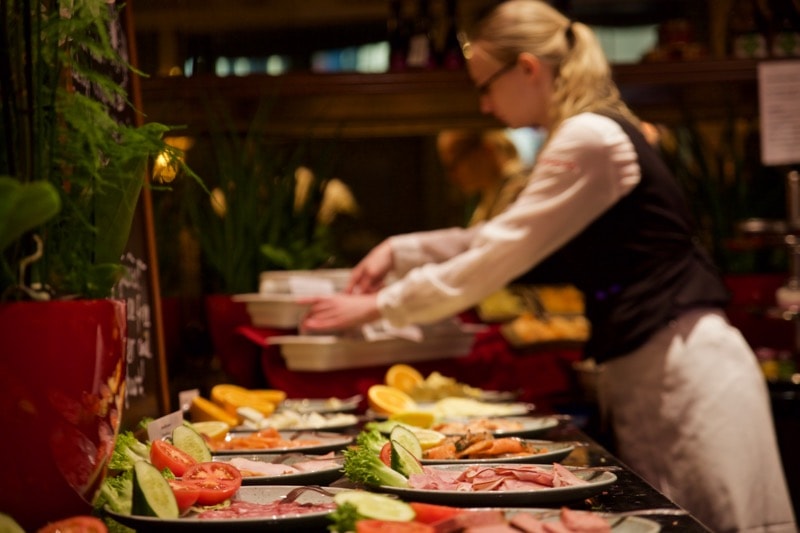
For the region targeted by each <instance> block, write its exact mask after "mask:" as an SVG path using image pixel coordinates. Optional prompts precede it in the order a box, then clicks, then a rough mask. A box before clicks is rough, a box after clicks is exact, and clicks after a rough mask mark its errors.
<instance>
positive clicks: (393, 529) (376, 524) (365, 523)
mask: <svg viewBox="0 0 800 533" xmlns="http://www.w3.org/2000/svg"><path fill="white" fill-rule="evenodd" d="M435 531H436V530H435V529H434V528H433V526H429V525H428V524H421V523H419V522H394V521H391V520H359V521H358V522H356V533H435Z"/></svg>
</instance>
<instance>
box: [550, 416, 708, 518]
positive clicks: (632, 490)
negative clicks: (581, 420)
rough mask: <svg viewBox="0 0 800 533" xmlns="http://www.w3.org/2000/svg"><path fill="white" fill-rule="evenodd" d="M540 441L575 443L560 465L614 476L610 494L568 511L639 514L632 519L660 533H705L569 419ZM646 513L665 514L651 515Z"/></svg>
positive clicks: (607, 493) (672, 503)
mask: <svg viewBox="0 0 800 533" xmlns="http://www.w3.org/2000/svg"><path fill="white" fill-rule="evenodd" d="M541 438H542V439H546V440H553V441H573V442H575V443H576V448H575V450H574V451H573V452H572V453H571V454H570V455H569V456H568V457H567V458H566V459H565V460H564V461H562V463H563V464H565V465H570V466H594V467H608V468H610V469H612V471H613V472H614V474H616V476H617V482H616V483H615V484H614V485H612V486H611V489H610V490H608V491H606V492H604V493H602V494H600V495H598V496H596V497H594V498H590V499H588V500H584V501H581V502H575V503H572V504H569V505H567V506H568V507H570V508H573V509H584V510H592V511H598V512H609V513H623V512H630V511H641V513H637V514H636V516H642V517H645V518H647V519H649V520H652V521H654V522H658V524H660V525H661V531H662V532H664V533H666V532H670V531H675V532H678V531H680V532H693V531H709V529H708V528H706V527H705V526H703V525H702V524H701V523H700V522H699V521H697V519H695V518H694V517H692V516H691V515H689V514H688V513H686V512H684V511H683V510H682V509H681V508H680V507H678V506H677V505H676V504H675V503H674V502H672V501H671V500H670V499H669V498H667V497H666V496H665V495H664V494H662V493H661V492H659V491H658V490H656V489H655V488H654V487H653V486H651V485H650V484H649V483H647V482H646V481H644V480H643V479H642V478H641V477H639V476H638V475H636V474H635V473H633V472H632V471H631V470H630V469H628V468H627V467H626V466H625V465H624V464H623V463H622V462H620V460H619V459H617V458H616V457H614V456H613V455H611V453H609V452H608V450H606V449H605V448H603V447H602V446H600V445H599V444H598V443H597V442H596V441H594V440H593V439H592V438H590V437H589V436H588V435H586V433H584V432H583V431H581V430H580V429H579V428H578V427H577V426H576V425H575V424H573V423H572V422H571V420H570V419H569V418H565V419H564V420H562V421H561V423H560V424H559V426H558V427H556V428H553V429H551V430H549V431H548V432H547V433H546V434H544V435H542V436H541ZM648 510H661V511H665V512H664V513H662V514H658V513H652V514H651V513H650V512H648ZM669 513H671V514H669Z"/></svg>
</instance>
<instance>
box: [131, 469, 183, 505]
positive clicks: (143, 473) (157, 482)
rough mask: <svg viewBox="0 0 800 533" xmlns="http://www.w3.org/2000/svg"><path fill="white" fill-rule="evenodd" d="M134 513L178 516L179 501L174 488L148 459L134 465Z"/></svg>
mask: <svg viewBox="0 0 800 533" xmlns="http://www.w3.org/2000/svg"><path fill="white" fill-rule="evenodd" d="M131 513H132V514H134V515H144V516H156V517H158V518H178V516H180V512H179V511H178V502H177V501H176V500H175V494H174V493H173V492H172V488H171V487H170V486H169V483H168V482H167V480H166V479H164V476H162V475H161V472H159V471H158V468H156V467H154V466H153V465H151V464H150V463H148V462H147V461H136V463H135V464H134V465H133V504H132V507H131Z"/></svg>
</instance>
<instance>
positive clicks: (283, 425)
mask: <svg viewBox="0 0 800 533" xmlns="http://www.w3.org/2000/svg"><path fill="white" fill-rule="evenodd" d="M357 424H358V417H357V416H356V415H354V414H353V413H318V412H316V411H308V412H301V411H293V410H288V409H286V410H280V411H277V412H275V413H273V414H272V415H270V416H268V417H265V418H264V419H263V420H261V421H260V422H254V421H250V422H248V421H245V423H244V424H242V425H240V426H238V427H236V428H235V429H234V431H258V430H259V429H266V428H268V427H274V428H275V429H278V430H283V431H287V430H292V431H316V430H324V431H341V430H344V429H350V428H352V427H355V426H356V425H357Z"/></svg>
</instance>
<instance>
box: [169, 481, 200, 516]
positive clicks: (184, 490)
mask: <svg viewBox="0 0 800 533" xmlns="http://www.w3.org/2000/svg"><path fill="white" fill-rule="evenodd" d="M167 482H168V483H169V486H170V487H171V488H172V493H173V494H174V495H175V501H176V502H178V511H180V513H181V514H183V513H185V512H186V510H187V509H189V507H191V506H192V505H194V504H195V503H197V499H198V498H199V497H200V489H199V488H198V487H197V486H195V484H194V483H190V482H188V481H183V480H180V479H168V480H167Z"/></svg>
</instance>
